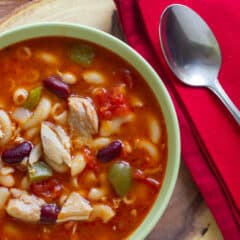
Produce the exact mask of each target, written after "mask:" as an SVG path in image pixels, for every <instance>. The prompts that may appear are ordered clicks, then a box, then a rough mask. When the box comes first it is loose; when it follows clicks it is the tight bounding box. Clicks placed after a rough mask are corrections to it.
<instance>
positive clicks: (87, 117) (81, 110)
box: [68, 97, 98, 137]
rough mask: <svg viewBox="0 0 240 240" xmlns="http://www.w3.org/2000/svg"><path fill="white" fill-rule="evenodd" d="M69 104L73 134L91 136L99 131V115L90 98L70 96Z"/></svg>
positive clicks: (69, 119)
mask: <svg viewBox="0 0 240 240" xmlns="http://www.w3.org/2000/svg"><path fill="white" fill-rule="evenodd" d="M68 105H69V116H68V123H69V125H70V128H71V131H72V134H73V135H81V136H84V137H90V136H91V135H93V134H96V133H97V132H98V116H97V113H96V110H95V108H94V106H93V105H92V103H91V101H90V100H89V99H86V98H80V97H70V98H69V99H68Z"/></svg>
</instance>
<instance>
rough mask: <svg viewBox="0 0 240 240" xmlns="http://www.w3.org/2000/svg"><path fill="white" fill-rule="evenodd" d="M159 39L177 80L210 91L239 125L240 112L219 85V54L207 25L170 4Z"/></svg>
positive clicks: (191, 12) (183, 7) (216, 44)
mask: <svg viewBox="0 0 240 240" xmlns="http://www.w3.org/2000/svg"><path fill="white" fill-rule="evenodd" d="M159 35H160V43H161V47H162V51H163V54H164V57H165V59H166V61H167V63H168V65H169V67H170V68H171V70H172V71H173V72H174V74H175V75H176V76H177V77H178V78H179V80H181V81H182V82H184V83H185V84H188V85H190V86H194V87H207V88H209V89H210V90H212V91H213V92H214V93H215V94H216V95H217V96H218V97H219V98H220V100H221V101H222V102H223V103H224V105H225V106H226V107H227V108H228V110H229V111H230V112H231V114H232V116H233V117H234V118H235V120H236V121H237V123H238V124H239V125H240V112H239V110H238V109H237V108H236V106H235V105H234V103H233V102H232V101H231V99H230V98H229V97H228V96H227V94H226V92H225V91H224V89H223V88H222V87H221V85H220V83H219V81H218V73H219V70H220V67H221V61H222V58H221V51H220V47H219V45H218V42H217V40H216V38H215V36H214V34H213V32H212V31H211V29H210V28H209V26H208V25H207V23H206V22H205V21H204V20H203V19H202V18H201V17H200V16H199V15H198V14H197V13H196V12H194V11H193V10H192V9H190V8H188V7H186V6H184V5H181V4H173V5H170V6H168V7H167V8H166V9H165V10H164V12H163V14H162V16H161V21H160V26H159Z"/></svg>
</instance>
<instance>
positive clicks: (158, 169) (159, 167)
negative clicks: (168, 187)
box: [143, 165, 163, 175]
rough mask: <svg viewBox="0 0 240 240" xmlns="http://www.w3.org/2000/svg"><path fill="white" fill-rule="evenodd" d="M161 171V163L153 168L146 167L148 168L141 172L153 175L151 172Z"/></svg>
mask: <svg viewBox="0 0 240 240" xmlns="http://www.w3.org/2000/svg"><path fill="white" fill-rule="evenodd" d="M162 171H163V168H162V165H160V166H158V167H155V168H148V169H145V170H144V171H143V172H144V174H145V175H153V174H156V173H158V172H162Z"/></svg>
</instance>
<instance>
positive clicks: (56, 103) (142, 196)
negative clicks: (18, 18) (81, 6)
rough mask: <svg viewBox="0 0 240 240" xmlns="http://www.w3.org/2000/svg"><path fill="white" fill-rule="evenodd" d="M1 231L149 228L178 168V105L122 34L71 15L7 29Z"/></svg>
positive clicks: (110, 234) (97, 234)
mask: <svg viewBox="0 0 240 240" xmlns="http://www.w3.org/2000/svg"><path fill="white" fill-rule="evenodd" d="M0 76H1V79H0V83H1V84H0V86H1V94H0V154H1V162H0V234H1V237H2V238H3V239H9V240H10V239H18V240H21V239H24V240H28V239H29V240H32V239H44V240H47V239H62V240H64V239H71V240H75V239H84V240H88V239H91V240H96V239H97V240H101V239H104V240H105V239H111V240H113V239H116V240H118V239H119V240H120V239H131V240H133V239H135V240H139V239H144V238H145V237H146V236H147V234H149V232H150V231H151V229H152V228H153V227H154V225H155V224H156V223H157V222H158V220H159V219H160V217H161V215H162V214H163V212H164V210H165V209H166V206H167V204H168V202H169V199H170V197H171V194H172V192H173V188H174V185H175V182H176V178H177V173H178V169H179V155H180V139H179V129H178V122H177V117H176V113H175V110H174V107H173V104H172V101H171V99H170V97H169V94H168V92H167V90H166V88H165V86H164V85H163V83H162V81H161V79H160V78H159V76H158V75H157V74H156V73H155V72H154V70H153V69H152V68H151V67H150V65H149V64H148V63H147V62H146V61H145V60H144V59H143V58H142V57H141V56H140V55H139V54H137V53H136V52H135V51H134V50H133V49H131V48H130V47H129V46H127V45H126V44H125V43H123V42H122V41H120V40H118V39H116V38H114V37H113V36H111V35H109V34H106V33H104V32H101V31H99V30H96V29H93V28H89V27H85V26H79V25H74V24H63V23H45V24H35V25H29V26H24V27H20V28H18V29H14V30H11V31H9V32H5V33H2V34H1V35H0Z"/></svg>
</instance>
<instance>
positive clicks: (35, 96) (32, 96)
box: [23, 87, 42, 110]
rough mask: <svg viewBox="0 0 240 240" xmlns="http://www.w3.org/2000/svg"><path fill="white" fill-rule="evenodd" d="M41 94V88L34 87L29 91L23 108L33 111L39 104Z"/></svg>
mask: <svg viewBox="0 0 240 240" xmlns="http://www.w3.org/2000/svg"><path fill="white" fill-rule="evenodd" d="M41 94H42V87H36V88H33V89H31V90H30V92H29V95H28V98H27V99H26V101H25V102H24V103H23V107H24V108H27V109H29V110H33V109H34V108H35V107H36V106H37V105H38V103H39V101H40V98H41Z"/></svg>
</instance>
